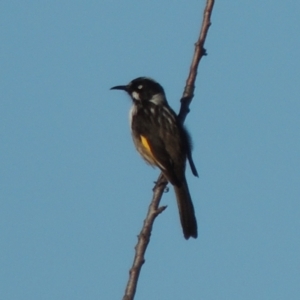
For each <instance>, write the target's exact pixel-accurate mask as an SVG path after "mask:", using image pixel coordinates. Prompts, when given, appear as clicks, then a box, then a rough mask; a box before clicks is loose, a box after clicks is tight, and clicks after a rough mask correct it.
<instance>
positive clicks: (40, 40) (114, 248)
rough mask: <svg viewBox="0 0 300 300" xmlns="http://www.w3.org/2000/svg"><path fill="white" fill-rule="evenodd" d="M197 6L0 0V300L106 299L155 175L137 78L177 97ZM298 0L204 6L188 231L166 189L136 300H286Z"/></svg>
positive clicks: (296, 192)
mask: <svg viewBox="0 0 300 300" xmlns="http://www.w3.org/2000/svg"><path fill="white" fill-rule="evenodd" d="M203 8H204V1H196V0H192V1H188V2H187V1H172V2H171V1H164V0H160V1H149V0H148V1H137V0H135V1H133V0H129V1H108V0H99V1H76V0H75V1H68V0H66V1H55V0H54V1H36V0H32V1H30V0H29V1H14V0H10V1H5V0H2V1H1V3H0V40H1V45H0V137H1V140H0V141H1V142H0V299H3V300H16V299H17V300H41V299H43V300H50V299H51V300H54V299H55V300H66V299H70V300H79V299H85V300H86V299H93V300H94V299H101V300H102V299H121V297H122V295H123V292H124V287H125V284H126V282H127V278H128V270H129V267H130V265H131V263H132V258H133V255H134V249H133V248H134V245H135V243H136V240H137V238H136V236H137V234H138V232H139V230H140V228H141V225H142V222H143V220H144V217H145V214H146V210H147V207H148V204H149V202H150V199H151V196H152V192H151V189H152V187H153V182H154V181H155V179H156V178H157V176H158V173H159V172H158V170H156V169H152V168H151V167H149V166H147V165H146V164H145V163H144V162H143V161H142V159H140V157H139V156H138V154H136V152H135V150H134V146H133V143H132V140H131V137H130V131H129V126H128V110H129V108H130V99H129V98H128V97H127V96H126V95H125V94H124V93H122V92H117V91H110V90H109V88H110V87H112V86H114V85H120V84H126V83H128V82H129V81H130V80H131V79H133V78H135V77H138V76H150V77H153V78H155V79H156V80H157V81H159V82H160V83H161V84H162V85H163V86H164V88H165V91H166V94H167V97H168V100H169V103H170V105H171V106H172V107H173V108H174V109H175V110H176V111H178V109H179V99H180V96H181V94H182V91H183V87H184V84H185V79H186V77H187V74H188V70H189V65H190V61H191V58H192V54H193V51H194V42H195V41H196V40H197V37H198V33H199V28H200V24H201V22H202V12H203ZM299 15H300V3H299V2H297V1H263V2H262V1H258V0H253V1H218V0H217V1H216V4H215V8H214V11H213V15H212V26H211V28H210V30H209V34H208V38H207V42H206V45H205V46H206V48H207V52H208V56H207V57H205V58H204V59H203V60H202V62H201V64H200V69H199V74H198V78H197V82H196V93H195V98H194V100H193V102H192V105H191V113H190V114H189V115H188V117H187V120H186V125H187V127H188V129H189V131H190V132H191V134H192V136H193V141H194V152H193V156H194V160H195V164H196V166H197V168H198V171H199V175H200V177H199V178H195V177H193V176H192V174H191V171H190V169H189V168H187V179H188V182H189V186H190V190H191V194H192V198H193V201H194V205H195V209H196V215H197V218H198V226H199V237H198V239H197V240H188V241H186V240H185V239H184V238H183V235H182V231H181V228H180V223H179V217H178V212H177V207H176V202H175V198H174V193H173V190H172V189H170V192H169V193H166V194H165V195H164V197H163V200H162V204H164V205H168V208H167V210H166V211H165V212H164V213H163V214H162V215H161V216H159V218H158V219H157V221H156V223H155V226H154V230H153V234H152V239H151V243H150V246H149V249H148V252H147V254H146V263H145V265H144V267H143V269H142V273H141V277H140V281H139V285H138V290H137V294H136V299H142V300H148V299H155V300H163V299H172V300H182V299H196V300H197V299H201V300H215V299H218V300H227V299H230V300H240V299H243V300H254V299H255V300H256V299H262V300H268V299H272V300H276V299H280V300H282V299H288V300H290V299H295V300H297V299H299V298H300V201H299V200H300V199H299V198H300V118H299V112H300V102H299V91H300V80H299V78H300V59H299V49H300V39H299V33H300V18H299Z"/></svg>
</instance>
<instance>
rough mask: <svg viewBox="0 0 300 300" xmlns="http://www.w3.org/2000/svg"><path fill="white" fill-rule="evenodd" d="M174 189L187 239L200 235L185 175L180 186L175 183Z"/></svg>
mask: <svg viewBox="0 0 300 300" xmlns="http://www.w3.org/2000/svg"><path fill="white" fill-rule="evenodd" d="M174 190H175V194H176V199H177V204H178V210H179V216H180V221H181V226H182V230H183V234H184V237H185V238H186V239H188V238H190V237H193V238H196V237H197V236H198V233H197V220H196V217H195V211H194V206H193V202H192V199H191V195H190V192H189V188H188V185H187V182H186V179H185V176H184V178H183V180H182V182H181V185H180V186H177V185H174Z"/></svg>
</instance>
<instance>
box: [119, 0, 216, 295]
mask: <svg viewBox="0 0 300 300" xmlns="http://www.w3.org/2000/svg"><path fill="white" fill-rule="evenodd" d="M213 6H214V0H207V2H206V7H205V9H204V16H203V22H202V26H201V31H200V35H199V38H198V41H197V42H196V44H195V52H194V56H193V59H192V63H191V66H190V73H189V76H188V78H187V80H186V86H185V88H184V92H183V95H182V98H181V100H180V101H181V108H180V112H179V114H178V117H179V120H180V121H181V122H182V123H183V122H184V120H185V118H186V116H187V114H188V113H189V111H190V110H189V105H190V103H191V101H192V99H193V96H194V90H195V80H196V77H197V69H198V65H199V62H200V60H201V58H202V56H204V55H206V50H205V49H204V42H205V39H206V35H207V32H208V29H209V26H210V25H211V21H210V18H211V14H212V10H213ZM167 184H168V181H167V180H166V179H165V177H164V176H163V174H162V173H161V174H160V175H159V177H158V180H157V182H156V184H155V186H154V188H153V197H152V200H151V203H150V205H149V208H148V213H147V216H146V219H145V220H144V225H143V228H142V230H141V232H140V234H139V236H138V242H137V245H136V246H135V256H134V260H133V264H132V267H131V269H130V271H129V279H128V282H127V286H126V290H125V295H124V297H123V300H133V299H134V295H135V292H136V287H137V282H138V279H139V275H140V271H141V268H142V265H143V264H144V262H145V253H146V249H147V246H148V244H149V241H150V237H151V231H152V227H153V224H154V221H155V219H156V217H157V216H158V215H159V214H160V213H162V212H163V211H164V210H165V209H166V206H161V207H159V203H160V200H161V198H162V195H163V192H164V190H165V188H166V186H167Z"/></svg>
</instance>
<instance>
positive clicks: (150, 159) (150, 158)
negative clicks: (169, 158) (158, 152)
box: [140, 135, 165, 170]
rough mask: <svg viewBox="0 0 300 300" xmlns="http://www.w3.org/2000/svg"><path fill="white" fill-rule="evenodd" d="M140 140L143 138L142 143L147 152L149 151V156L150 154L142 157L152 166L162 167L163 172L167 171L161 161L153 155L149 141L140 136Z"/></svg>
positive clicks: (144, 154)
mask: <svg viewBox="0 0 300 300" xmlns="http://www.w3.org/2000/svg"><path fill="white" fill-rule="evenodd" d="M140 138H141V143H142V145H143V147H144V148H145V150H146V151H147V154H148V155H147V154H146V153H143V154H142V155H143V156H144V157H145V158H146V160H147V161H148V162H150V164H154V165H156V166H158V167H160V168H161V169H162V170H165V167H164V166H163V165H162V164H160V163H159V161H158V160H157V159H156V158H155V156H154V155H153V153H152V151H151V148H150V145H149V143H148V141H147V139H146V138H145V137H144V136H143V135H140Z"/></svg>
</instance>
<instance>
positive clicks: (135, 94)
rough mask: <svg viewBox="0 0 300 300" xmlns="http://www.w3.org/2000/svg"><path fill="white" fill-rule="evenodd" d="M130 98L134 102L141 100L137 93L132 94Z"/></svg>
mask: <svg viewBox="0 0 300 300" xmlns="http://www.w3.org/2000/svg"><path fill="white" fill-rule="evenodd" d="M131 96H132V98H133V99H134V100H138V101H140V100H141V99H140V94H139V93H138V92H132V94H131Z"/></svg>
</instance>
